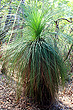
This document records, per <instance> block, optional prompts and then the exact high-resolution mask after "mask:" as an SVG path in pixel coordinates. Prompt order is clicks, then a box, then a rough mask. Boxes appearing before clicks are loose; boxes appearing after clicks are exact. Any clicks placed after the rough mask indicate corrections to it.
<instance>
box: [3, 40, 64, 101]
mask: <svg viewBox="0 0 73 110" xmlns="http://www.w3.org/2000/svg"><path fill="white" fill-rule="evenodd" d="M8 48H9V51H8V52H7V55H6V58H5V59H6V60H8V59H9V60H8V62H10V63H11V67H12V68H17V70H18V71H19V73H20V77H21V78H22V81H23V82H27V83H26V86H27V90H26V94H27V95H28V94H30V96H31V97H34V98H35V97H36V100H37V101H38V100H39V101H41V100H43V93H44V94H46V93H49V95H51V96H52V97H54V96H55V93H56V92H57V91H58V85H59V81H60V80H61V82H62V84H64V78H65V68H64V67H65V65H64V62H63V61H62V58H61V56H59V55H58V53H57V52H56V51H55V49H54V48H53V47H51V46H50V45H49V44H48V43H47V42H46V41H45V40H43V39H38V40H36V41H31V42H26V41H21V42H19V43H18V44H17V45H14V46H11V47H8ZM7 50H8V49H7ZM10 59H11V60H10ZM60 78H61V79H60ZM46 90H47V92H46ZM39 91H40V92H39ZM43 91H44V92H43ZM37 93H39V95H37ZM46 100H48V98H46Z"/></svg>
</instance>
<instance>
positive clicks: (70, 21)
mask: <svg viewBox="0 0 73 110" xmlns="http://www.w3.org/2000/svg"><path fill="white" fill-rule="evenodd" d="M59 20H66V21H68V22H69V23H72V22H73V21H72V18H70V20H68V19H66V18H59V19H57V20H56V21H55V22H57V21H59Z"/></svg>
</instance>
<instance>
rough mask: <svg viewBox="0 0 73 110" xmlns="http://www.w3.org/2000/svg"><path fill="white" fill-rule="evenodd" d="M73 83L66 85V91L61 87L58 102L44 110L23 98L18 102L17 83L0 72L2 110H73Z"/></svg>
mask: <svg viewBox="0 0 73 110" xmlns="http://www.w3.org/2000/svg"><path fill="white" fill-rule="evenodd" d="M72 108H73V81H72V78H71V80H70V81H69V82H67V83H66V86H65V87H64V90H63V89H62V88H61V87H60V88H59V92H58V98H56V102H55V103H53V104H52V105H50V106H46V107H45V108H44V107H42V109H40V108H38V107H37V105H34V104H33V103H32V102H31V101H30V99H28V98H25V97H23V96H21V97H20V100H19V101H16V82H15V81H13V80H10V79H8V78H7V77H6V76H5V75H3V74H2V73H1V72H0V110H73V109H72Z"/></svg>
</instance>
